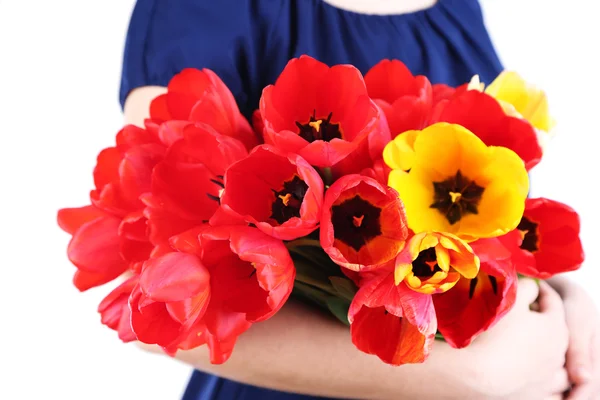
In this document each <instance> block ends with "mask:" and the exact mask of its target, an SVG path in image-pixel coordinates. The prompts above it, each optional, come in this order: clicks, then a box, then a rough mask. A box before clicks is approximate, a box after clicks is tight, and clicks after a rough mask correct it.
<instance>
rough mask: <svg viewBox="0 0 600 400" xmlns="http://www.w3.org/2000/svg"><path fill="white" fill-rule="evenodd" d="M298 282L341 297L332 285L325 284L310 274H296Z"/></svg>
mask: <svg viewBox="0 0 600 400" xmlns="http://www.w3.org/2000/svg"><path fill="white" fill-rule="evenodd" d="M296 282H297V283H298V282H299V283H302V284H304V285H308V286H311V287H313V288H316V289H318V290H321V291H322V292H325V293H327V294H329V295H332V296H335V297H340V294H339V293H338V292H337V291H336V290H335V289H334V288H333V287H331V286H330V285H327V284H324V283H323V282H319V281H318V280H316V279H312V278H311V277H309V276H306V275H302V274H296Z"/></svg>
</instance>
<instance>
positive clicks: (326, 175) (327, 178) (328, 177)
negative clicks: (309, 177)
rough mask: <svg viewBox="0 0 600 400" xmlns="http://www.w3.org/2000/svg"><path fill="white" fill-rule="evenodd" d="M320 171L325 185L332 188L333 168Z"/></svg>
mask: <svg viewBox="0 0 600 400" xmlns="http://www.w3.org/2000/svg"><path fill="white" fill-rule="evenodd" d="M319 171H320V172H321V174H320V175H321V179H323V183H324V184H325V186H327V187H329V186H331V184H332V183H333V174H332V173H331V168H330V167H326V168H320V169H319Z"/></svg>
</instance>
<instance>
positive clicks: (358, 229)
mask: <svg viewBox="0 0 600 400" xmlns="http://www.w3.org/2000/svg"><path fill="white" fill-rule="evenodd" d="M380 214H381V209H380V208H378V207H375V206H374V205H372V204H371V203H369V202H368V201H366V200H364V199H362V198H361V197H360V196H354V197H352V198H350V199H348V200H345V201H344V202H342V203H340V204H339V205H335V206H333V207H332V208H331V222H332V224H333V230H334V237H335V238H336V239H338V240H340V241H342V242H343V243H345V244H346V245H348V246H350V247H352V248H353V249H354V250H356V251H359V250H360V249H361V248H362V247H363V246H364V245H365V244H367V243H368V242H369V241H370V240H371V239H373V238H375V237H377V236H379V235H381V228H380V225H379V216H380Z"/></svg>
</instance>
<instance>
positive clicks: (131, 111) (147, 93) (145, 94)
mask: <svg viewBox="0 0 600 400" xmlns="http://www.w3.org/2000/svg"><path fill="white" fill-rule="evenodd" d="M166 92H167V88H165V87H162V86H144V87H141V88H137V89H134V90H132V91H131V93H129V95H128V96H127V100H125V105H124V107H123V108H124V110H123V111H124V113H125V123H126V124H133V125H137V126H140V127H143V126H144V120H145V119H146V118H148V117H149V116H150V112H149V110H150V102H151V101H152V99H154V98H155V97H156V96H158V95H161V94H163V93H166Z"/></svg>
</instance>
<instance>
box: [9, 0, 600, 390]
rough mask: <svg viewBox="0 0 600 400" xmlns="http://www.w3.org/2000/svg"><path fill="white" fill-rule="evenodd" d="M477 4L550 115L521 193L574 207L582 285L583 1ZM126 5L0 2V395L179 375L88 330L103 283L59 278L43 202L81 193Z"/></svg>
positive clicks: (107, 135) (106, 130) (159, 383)
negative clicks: (83, 286)
mask: <svg viewBox="0 0 600 400" xmlns="http://www.w3.org/2000/svg"><path fill="white" fill-rule="evenodd" d="M567 3H568V4H569V5H567ZM483 5H484V9H485V12H486V17H487V23H488V27H489V29H490V31H491V33H492V36H493V39H494V41H495V43H496V46H497V48H498V51H499V53H500V55H501V57H502V59H503V61H504V63H505V65H506V66H507V67H508V68H511V69H515V70H517V71H519V72H520V73H521V74H522V75H524V76H525V77H526V78H527V79H529V80H530V81H532V82H534V83H536V84H538V85H540V86H542V87H543V88H545V89H546V91H547V92H548V94H549V96H550V101H551V106H552V109H553V111H554V114H555V116H556V117H557V119H558V120H559V121H560V123H561V130H560V135H559V136H558V137H557V138H556V139H555V140H554V142H552V144H551V147H550V149H549V150H548V152H547V154H546V156H545V160H544V161H543V162H542V164H541V165H540V166H539V167H537V169H536V171H535V172H534V175H533V192H534V193H533V194H534V195H535V196H546V197H551V198H554V199H557V200H561V201H564V202H567V203H569V204H571V205H572V206H574V207H575V208H576V209H578V210H579V212H580V214H581V215H582V218H583V222H584V223H583V233H582V234H583V238H584V245H585V248H586V250H587V256H588V261H587V265H586V266H585V267H584V268H583V270H581V271H579V272H577V273H575V274H573V278H574V279H576V280H578V281H580V282H581V283H582V284H583V285H584V286H585V287H586V288H588V289H589V290H592V291H593V290H594V289H595V288H596V287H597V284H596V281H597V280H598V279H599V278H600V273H599V272H598V269H597V268H598V262H599V257H600V251H599V250H598V245H597V244H596V240H598V238H599V235H598V234H597V233H595V232H594V229H595V228H596V227H598V225H599V223H600V211H599V207H598V203H599V197H598V195H597V194H595V193H594V191H595V192H597V191H598V182H599V178H598V175H597V174H598V173H599V172H600V168H599V167H598V163H599V152H598V148H597V147H596V146H597V143H598V140H597V139H596V137H597V135H599V134H600V132H599V129H598V125H599V123H598V117H599V116H600V115H599V114H600V100H599V97H598V94H599V93H600V84H599V82H600V80H599V79H600V62H599V60H598V48H599V46H600V45H599V44H598V42H597V40H598V39H599V38H600V29H599V25H600V24H599V23H598V21H597V15H598V14H597V12H596V10H594V9H593V8H594V7H596V5H595V2H593V1H589V0H580V1H570V2H566V1H558V0H557V1H553V0H483ZM132 6H133V1H132V0H105V1H102V2H92V1H81V0H79V1H77V0H70V1H69V0H53V1H43V0H38V1H35V0H0V135H1V136H0V138H1V139H0V250H1V251H0V269H1V271H2V273H1V274H0V310H1V312H0V399H6V400H12V399H36V398H40V399H41V398H56V399H90V400H92V399H114V400H120V399H177V398H179V396H180V395H181V393H182V391H183V388H184V386H185V383H186V381H187V378H188V376H189V373H190V369H189V368H188V367H186V366H184V365H181V364H179V363H177V362H175V361H172V360H169V359H168V358H166V357H161V356H151V355H148V354H145V353H143V352H142V351H140V350H138V349H137V348H136V347H135V345H123V344H122V343H120V342H119V340H118V339H117V337H116V335H115V334H114V332H112V331H110V330H109V329H107V328H105V327H103V326H102V325H100V322H99V316H98V314H97V313H96V312H95V309H96V307H97V304H98V302H99V301H100V300H101V299H102V297H103V296H104V294H105V293H106V292H107V291H106V289H104V288H103V289H100V290H92V291H90V292H87V293H85V294H80V293H78V292H77V290H76V289H75V288H74V287H73V286H72V285H71V283H70V282H71V277H72V273H73V272H74V270H75V269H74V267H72V266H71V265H70V264H69V262H68V260H67V259H66V256H65V249H66V245H67V242H68V239H69V237H68V235H66V234H64V233H62V232H61V231H60V230H59V229H58V228H57V226H56V224H55V215H56V210H57V209H59V208H61V207H65V206H78V205H83V204H85V203H86V202H87V201H88V198H87V191H88V190H89V189H90V188H91V187H92V179H91V177H92V175H91V171H92V168H93V165H94V162H95V156H96V154H97V152H98V151H99V150H100V149H101V148H104V147H107V146H110V145H111V143H112V142H113V140H114V135H115V133H116V132H117V130H118V129H119V128H120V126H121V124H122V115H121V111H120V108H119V105H118V102H117V91H118V82H119V74H120V68H121V54H122V47H123V40H124V36H125V31H126V28H127V23H128V18H129V13H130V11H131V8H132ZM594 38H595V40H596V42H595V41H594ZM596 229H597V228H596ZM593 295H594V296H595V299H596V302H597V303H600V293H598V292H597V291H596V292H595V293H593Z"/></svg>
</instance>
